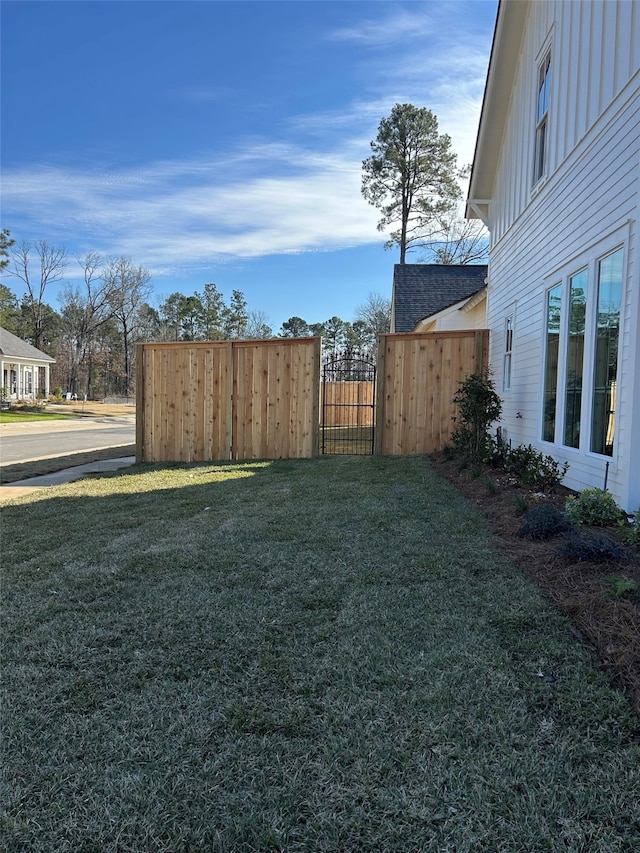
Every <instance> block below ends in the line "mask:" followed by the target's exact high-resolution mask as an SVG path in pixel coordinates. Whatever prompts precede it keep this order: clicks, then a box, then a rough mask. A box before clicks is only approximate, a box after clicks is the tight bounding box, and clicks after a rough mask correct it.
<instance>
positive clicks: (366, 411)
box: [320, 351, 376, 456]
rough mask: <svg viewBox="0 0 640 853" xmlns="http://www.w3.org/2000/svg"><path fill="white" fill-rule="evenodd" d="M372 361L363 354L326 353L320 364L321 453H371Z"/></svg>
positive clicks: (373, 376)
mask: <svg viewBox="0 0 640 853" xmlns="http://www.w3.org/2000/svg"><path fill="white" fill-rule="evenodd" d="M375 423H376V364H375V360H374V359H372V358H371V357H370V356H368V355H367V354H362V353H355V352H350V351H347V352H343V353H339V354H335V353H334V354H330V355H328V356H327V357H326V358H325V360H324V361H323V365H322V423H321V429H320V450H321V452H322V453H323V454H325V453H326V454H343V455H352V456H354V455H365V454H373V452H374V446H375V445H374V438H375Z"/></svg>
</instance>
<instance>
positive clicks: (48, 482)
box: [0, 456, 136, 503]
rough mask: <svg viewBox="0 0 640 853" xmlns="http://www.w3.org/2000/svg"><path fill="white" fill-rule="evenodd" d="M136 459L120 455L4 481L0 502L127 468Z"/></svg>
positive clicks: (0, 492) (0, 489)
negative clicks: (12, 480) (22, 478)
mask: <svg viewBox="0 0 640 853" xmlns="http://www.w3.org/2000/svg"><path fill="white" fill-rule="evenodd" d="M135 461H136V458H135V456H121V457H120V458H119V459H103V460H101V461H100V462H89V463H87V464H86V465H75V466H74V467H73V468H64V469H63V470H62V471H55V472H54V473H52V474H43V475H42V476H40V477H31V478H29V479H28V480H19V481H18V482H17V483H6V484H5V485H2V486H0V503H3V502H4V501H8V500H13V499H14V498H17V497H19V496H20V495H28V494H31V492H35V491H37V490H38V489H46V488H47V487H48V486H59V485H60V484H61V483H71V482H73V480H79V479H81V478H82V477H84V476H85V474H101V473H103V472H105V471H118V470H119V469H120V468H127V467H128V466H129V465H133V464H134V463H135Z"/></svg>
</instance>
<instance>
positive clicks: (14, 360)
mask: <svg viewBox="0 0 640 853" xmlns="http://www.w3.org/2000/svg"><path fill="white" fill-rule="evenodd" d="M52 364H55V359H54V358H51V356H50V355H47V353H46V352H42V351H41V350H39V349H36V348H35V347H33V346H31V344H28V343H27V342H26V341H23V340H22V338H18V337H16V335H14V334H12V333H11V332H8V331H7V330H6V329H3V328H1V327H0V379H1V380H2V384H1V386H0V398H1V399H2V402H3V403H7V402H9V403H10V402H11V401H12V400H16V401H18V400H36V399H38V398H43V399H45V400H46V399H47V397H48V396H49V369H50V367H51V365H52Z"/></svg>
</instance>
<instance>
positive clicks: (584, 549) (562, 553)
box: [556, 533, 627, 563]
mask: <svg viewBox="0 0 640 853" xmlns="http://www.w3.org/2000/svg"><path fill="white" fill-rule="evenodd" d="M556 553H557V555H558V556H559V557H563V558H564V559H565V560H570V561H571V562H573V563H578V562H583V561H585V562H590V563H611V562H616V563H623V562H625V561H626V560H627V552H626V550H625V548H624V546H623V545H621V544H620V543H619V542H616V541H615V540H614V539H609V538H608V537H607V536H594V535H592V534H589V533H574V534H572V535H569V536H567V538H566V539H565V540H564V542H563V543H562V544H561V545H560V547H559V548H558V549H557V551H556Z"/></svg>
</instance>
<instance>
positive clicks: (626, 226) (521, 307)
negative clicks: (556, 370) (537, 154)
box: [487, 1, 640, 510]
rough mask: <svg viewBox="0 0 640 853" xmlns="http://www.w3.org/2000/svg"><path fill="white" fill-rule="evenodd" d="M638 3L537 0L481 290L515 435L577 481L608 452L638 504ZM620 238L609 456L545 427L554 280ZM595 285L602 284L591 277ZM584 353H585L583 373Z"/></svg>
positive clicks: (620, 485)
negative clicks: (565, 465) (540, 79)
mask: <svg viewBox="0 0 640 853" xmlns="http://www.w3.org/2000/svg"><path fill="white" fill-rule="evenodd" d="M639 5H640V4H639V3H637V2H607V3H601V2H593V3H590V2H553V1H550V2H545V3H532V4H530V11H529V15H528V20H527V25H526V27H525V33H524V39H523V44H522V48H521V54H520V61H519V64H518V69H517V73H516V78H515V84H514V89H513V93H512V99H511V106H510V109H509V117H508V121H507V124H506V127H505V133H504V137H503V146H502V150H501V156H500V159H499V165H498V171H497V174H496V182H495V187H494V197H493V199H492V202H491V206H490V230H491V256H490V258H491V259H490V265H489V291H488V300H487V321H488V326H489V328H490V329H491V330H492V335H491V350H490V362H491V365H492V369H493V371H494V378H495V380H496V387H497V389H498V390H499V391H500V390H501V389H502V385H503V376H502V372H503V350H504V318H505V317H506V316H507V315H509V314H512V315H513V316H514V348H513V356H512V381H511V390H510V391H507V392H504V393H503V427H504V430H505V434H506V435H507V437H508V438H510V439H511V441H512V442H513V443H514V444H520V443H527V444H528V443H531V444H533V445H534V446H536V447H538V448H539V449H541V450H543V451H544V452H546V453H550V454H551V455H553V456H555V457H556V458H557V459H559V460H561V461H563V460H564V459H567V460H568V461H569V463H570V469H569V474H568V476H567V477H566V479H565V483H566V484H567V485H568V486H569V487H571V488H576V489H582V488H584V487H585V486H586V485H597V486H602V485H603V483H604V476H605V468H606V463H607V462H609V463H610V464H609V470H608V473H607V476H608V487H609V489H610V490H611V492H612V493H613V494H614V495H615V497H616V498H617V499H618V501H619V502H620V503H621V504H622V505H623V506H625V508H627V509H629V510H633V509H636V508H637V507H638V505H639V504H640V449H639V446H640V405H639V404H638V401H640V378H639V376H638V374H639V373H640V364H639V362H640V342H639V339H638V328H639V327H640V269H639V267H640V264H639V262H638V256H637V253H638V240H639V234H638V226H637V217H638V213H639V197H640V155H639V152H640V73H639V71H638V68H639V67H640V13H639V10H638V7H639ZM549 46H550V47H551V50H552V82H551V102H550V112H549V138H548V143H549V145H548V149H547V150H548V160H547V168H546V175H545V177H544V178H543V179H542V180H541V181H540V182H539V183H538V185H537V186H536V187H532V179H533V156H534V150H533V149H534V142H535V97H536V72H537V66H538V63H539V62H540V60H541V59H542V57H543V55H544V53H545V51H546V49H547V48H548V47H549ZM618 245H624V263H625V267H624V281H623V298H622V313H621V340H620V348H619V354H618V410H619V411H618V412H617V415H616V420H617V423H616V430H617V432H616V440H615V443H614V457H613V458H611V459H608V458H607V457H603V456H598V455H596V454H592V453H590V452H586V451H585V449H584V448H583V450H582V451H578V450H574V449H572V448H567V447H563V446H561V444H560V443H559V439H556V443H555V444H550V443H547V442H543V441H542V440H541V420H542V404H541V398H542V394H541V387H542V382H543V362H544V336H545V320H546V318H545V298H546V290H547V288H549V287H551V286H553V285H554V284H556V283H559V282H560V281H561V280H563V279H564V280H566V277H567V275H568V274H569V273H570V272H575V271H577V270H578V269H579V268H580V266H581V265H582V263H583V262H586V261H587V260H588V259H591V260H592V261H593V259H594V258H595V257H596V256H598V255H599V254H604V253H606V252H607V251H610V250H612V249H614V248H616V246H618ZM572 265H575V266H572ZM589 288H590V290H591V291H593V290H594V289H595V282H594V281H593V280H590V281H589ZM590 367H591V364H590V361H589V359H588V358H587V361H586V362H585V387H588V384H589V382H590V379H591V376H590V372H589V371H590ZM631 401H635V405H632V403H631ZM583 414H584V413H583ZM587 414H588V412H587ZM585 423H586V418H585ZM556 435H558V433H556Z"/></svg>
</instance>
